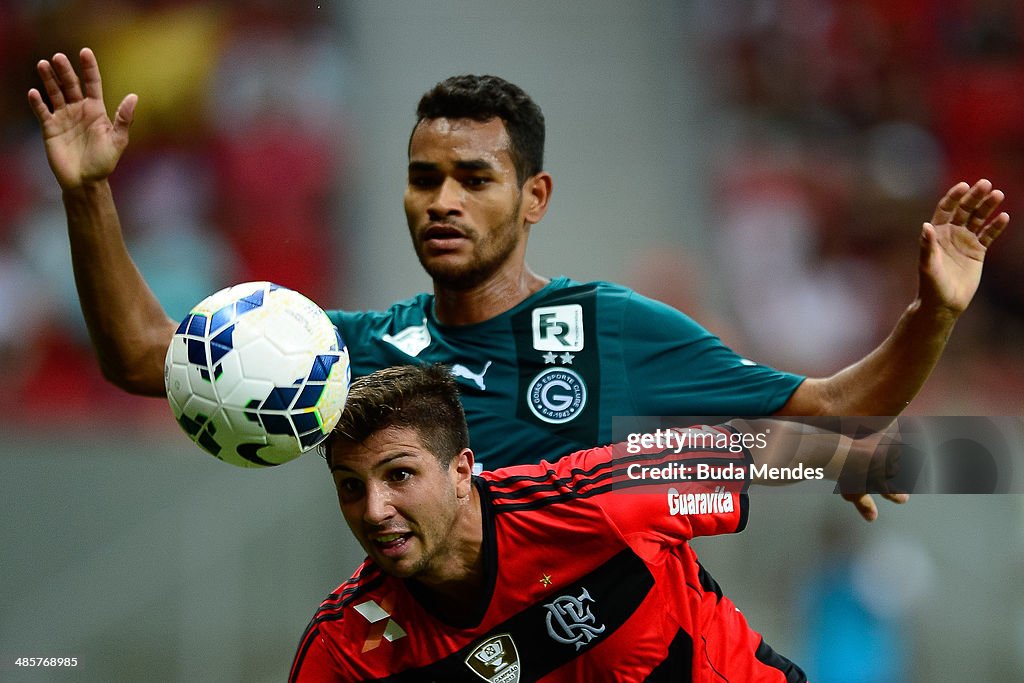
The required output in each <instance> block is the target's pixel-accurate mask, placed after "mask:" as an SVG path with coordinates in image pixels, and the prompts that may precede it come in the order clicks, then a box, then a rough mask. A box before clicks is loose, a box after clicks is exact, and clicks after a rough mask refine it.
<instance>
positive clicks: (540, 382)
mask: <svg viewBox="0 0 1024 683" xmlns="http://www.w3.org/2000/svg"><path fill="white" fill-rule="evenodd" d="M526 404H527V405H528V406H530V410H531V411H533V414H534V415H536V416H537V418H538V419H540V420H543V421H544V422H550V423H552V424H561V423H563V422H568V421H569V420H571V419H573V418H574V417H576V416H577V415H579V414H580V411H582V410H583V408H584V407H585V406H586V405H587V385H586V384H585V383H584V382H583V378H582V377H580V376H579V375H578V374H577V373H576V372H574V371H572V370H569V369H568V368H548V369H547V370H544V371H543V372H541V373H540V374H539V375H537V376H536V377H534V378H533V381H532V382H530V386H529V387H528V388H527V389H526Z"/></svg>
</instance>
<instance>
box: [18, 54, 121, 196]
mask: <svg viewBox="0 0 1024 683" xmlns="http://www.w3.org/2000/svg"><path fill="white" fill-rule="evenodd" d="M79 59H80V60H81V67H82V79H81V81H79V78H78V74H76V73H75V69H74V67H72V66H71V61H70V60H69V59H68V57H67V55H64V54H61V53H59V52H58V53H57V54H55V55H54V56H53V59H52V60H49V61H47V60H45V59H44V60H41V61H40V62H39V63H38V64H37V65H36V69H37V71H38V72H39V77H40V78H41V79H42V82H43V87H44V88H45V89H46V94H47V96H48V97H49V98H50V103H51V104H52V105H53V111H52V112H51V111H50V109H49V107H47V106H46V103H45V102H44V101H43V97H42V95H41V94H40V93H39V91H38V90H36V89H35V88H32V89H31V90H29V91H28V102H29V105H30V106H31V107H32V111H33V113H34V114H35V116H36V118H37V119H38V120H39V124H40V127H41V128H42V131H43V141H44V143H45V145H46V156H47V159H48V160H49V162H50V168H51V169H52V170H53V174H54V176H56V178H57V182H58V183H59V184H60V186H61V188H63V189H64V190H71V189H75V188H79V187H81V186H82V185H85V184H87V183H90V182H95V181H99V180H103V179H105V178H106V177H107V176H109V175H110V174H111V173H112V172H113V171H114V168H115V167H116V166H117V161H118V159H119V158H120V157H121V153H122V152H123V151H124V149H125V147H127V146H128V128H129V126H130V125H131V122H132V118H133V117H134V115H135V105H136V103H137V102H138V97H137V96H136V95H134V94H131V95H127V96H125V98H124V99H123V100H122V101H121V104H120V105H119V106H118V108H117V112H116V114H115V115H114V120H113V121H111V120H110V118H109V117H108V116H107V110H106V107H105V106H104V104H103V87H102V84H101V81H100V68H99V65H98V64H97V62H96V56H95V55H94V54H93V52H92V50H90V49H89V48H82V51H81V52H80V53H79Z"/></svg>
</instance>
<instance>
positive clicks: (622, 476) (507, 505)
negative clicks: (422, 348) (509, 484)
mask: <svg viewBox="0 0 1024 683" xmlns="http://www.w3.org/2000/svg"><path fill="white" fill-rule="evenodd" d="M643 459H646V458H643ZM635 462H636V458H619V459H616V460H612V461H609V462H607V463H602V464H601V465H600V466H599V467H596V468H593V469H592V470H590V471H576V470H574V471H573V472H572V474H573V476H572V477H562V478H547V479H545V480H542V481H541V482H538V483H536V484H532V485H529V486H524V487H522V488H520V489H516V490H514V491H505V492H503V491H500V490H495V489H496V488H498V487H497V486H495V482H492V481H488V482H487V483H488V488H489V489H490V492H491V496H492V500H493V503H494V508H495V511H496V512H512V511H516V510H535V509H537V508H541V507H544V506H546V505H554V504H556V503H562V502H566V501H571V500H579V499H581V498H589V497H591V496H595V495H599V494H602V493H606V492H608V491H611V490H613V489H614V490H625V489H631V488H638V487H641V486H657V487H663V486H665V484H666V483H668V482H667V481H666V480H661V479H633V478H631V477H629V476H628V470H629V465H631V464H634V463H635ZM735 462H736V459H735V458H719V457H714V456H712V457H708V458H694V459H692V460H687V464H694V465H696V464H700V463H707V464H709V465H713V466H717V465H724V464H729V463H735ZM658 463H661V461H660V460H656V461H655V463H654V464H658ZM608 468H614V469H610V470H608V471H605V472H602V473H601V474H598V475H597V476H592V475H593V474H594V473H595V472H597V471H599V470H602V469H608ZM581 475H586V476H589V477H590V478H583V479H581V478H580V476H581ZM506 481H507V480H503V481H502V482H499V485H501V484H504V483H505V482H506ZM747 483H748V482H747V481H746V480H744V482H743V487H744V490H745V489H746V486H747ZM598 484H601V485H600V486H599V485H598ZM584 489H585V490H584ZM531 496H535V498H534V499H533V500H530V501H521V499H522V498H527V497H531ZM511 501H515V502H511Z"/></svg>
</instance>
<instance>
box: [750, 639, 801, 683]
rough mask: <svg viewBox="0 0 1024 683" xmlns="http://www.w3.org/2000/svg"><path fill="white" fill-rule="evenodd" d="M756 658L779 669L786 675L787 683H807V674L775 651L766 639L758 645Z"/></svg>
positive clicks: (755, 653)
mask: <svg viewBox="0 0 1024 683" xmlns="http://www.w3.org/2000/svg"><path fill="white" fill-rule="evenodd" d="M754 656H755V657H757V661H759V662H761V663H762V664H764V665H765V666H770V667H772V668H773V669H778V670H779V671H781V672H782V673H784V674H786V683H807V674H805V673H804V672H803V670H802V669H801V668H800V667H798V666H797V665H796V664H794V663H793V662H791V661H789V660H788V659H787V658H785V657H783V656H782V655H780V654H779V653H778V652H776V651H775V650H773V649H772V648H771V646H770V645H768V643H766V642H764V638H762V639H761V642H760V644H758V646H757V650H756V651H755V652H754Z"/></svg>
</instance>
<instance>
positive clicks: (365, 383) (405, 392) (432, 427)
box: [323, 365, 469, 467]
mask: <svg viewBox="0 0 1024 683" xmlns="http://www.w3.org/2000/svg"><path fill="white" fill-rule="evenodd" d="M389 427H398V428H411V429H413V430H414V431H415V432H416V433H417V434H418V435H419V437H420V441H422V442H423V445H424V446H426V448H427V450H429V451H430V452H431V453H433V454H434V455H435V456H437V459H438V461H439V462H440V464H441V466H442V467H447V466H448V465H449V464H450V463H451V461H452V458H453V457H455V455H456V454H457V453H459V452H460V451H462V449H463V448H468V447H469V428H468V427H467V425H466V414H465V412H464V411H463V408H462V402H461V401H460V400H459V388H458V385H457V384H456V383H455V379H454V378H453V377H452V374H451V371H450V370H449V369H448V368H447V367H446V366H444V365H398V366H394V367H390V368H384V369H383V370H378V371H377V372H374V373H372V374H369V375H366V376H365V377H361V378H359V379H357V380H355V381H354V382H352V386H351V387H350V388H349V392H348V398H347V399H346V400H345V410H344V411H343V412H342V414H341V419H340V420H339V421H338V424H337V425H336V426H335V427H334V430H333V431H332V432H331V435H330V436H328V437H327V439H326V440H325V441H324V443H323V453H324V457H325V458H326V459H327V464H328V465H331V449H332V448H333V447H334V444H336V443H338V442H347V443H354V444H358V443H362V442H363V441H365V440H366V439H368V438H369V437H370V436H371V435H373V434H375V433H376V432H379V431H381V430H384V429H387V428H389Z"/></svg>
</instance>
